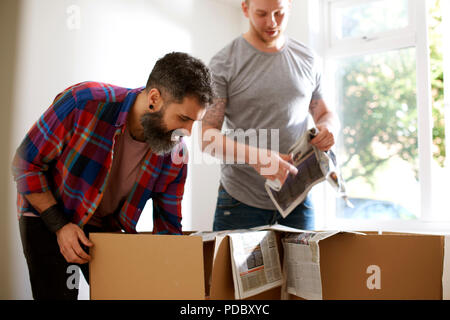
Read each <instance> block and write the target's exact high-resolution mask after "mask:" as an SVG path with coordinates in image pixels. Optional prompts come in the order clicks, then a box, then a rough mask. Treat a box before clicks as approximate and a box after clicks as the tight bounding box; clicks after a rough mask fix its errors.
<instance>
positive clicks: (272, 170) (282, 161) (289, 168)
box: [249, 149, 298, 185]
mask: <svg viewBox="0 0 450 320" xmlns="http://www.w3.org/2000/svg"><path fill="white" fill-rule="evenodd" d="M253 152H257V159H256V161H250V162H249V165H250V166H252V167H253V168H254V169H255V170H256V171H257V172H258V173H259V174H260V175H261V176H263V177H264V178H266V179H269V180H276V179H278V180H279V181H280V183H281V185H283V184H284V182H285V181H286V179H287V177H288V175H289V173H291V174H293V175H296V174H297V173H298V170H297V168H296V167H295V166H294V165H292V155H287V154H280V153H278V152H276V151H271V150H264V149H257V150H253ZM255 158H256V157H255Z"/></svg>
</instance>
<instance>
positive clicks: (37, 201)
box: [25, 191, 70, 232]
mask: <svg viewBox="0 0 450 320" xmlns="http://www.w3.org/2000/svg"><path fill="white" fill-rule="evenodd" d="M25 198H26V199H27V200H28V202H29V203H30V204H31V205H32V206H33V208H35V209H36V210H37V211H38V212H39V214H40V216H41V218H42V220H43V221H44V223H45V224H46V226H47V228H48V229H49V230H50V231H52V232H56V231H58V230H59V229H61V228H62V227H63V226H64V225H66V224H67V223H69V222H70V221H69V219H68V218H67V217H66V216H65V215H64V212H62V211H61V209H60V208H59V206H58V203H57V201H56V199H55V197H54V196H53V194H52V193H51V192H50V191H46V192H43V193H30V194H27V195H25Z"/></svg>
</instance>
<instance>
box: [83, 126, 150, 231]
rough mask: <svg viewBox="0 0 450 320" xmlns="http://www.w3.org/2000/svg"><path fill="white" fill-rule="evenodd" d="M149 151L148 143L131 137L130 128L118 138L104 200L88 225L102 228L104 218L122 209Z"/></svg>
mask: <svg viewBox="0 0 450 320" xmlns="http://www.w3.org/2000/svg"><path fill="white" fill-rule="evenodd" d="M149 149H150V146H149V145H148V144H147V143H146V142H140V141H137V140H134V139H133V138H132V137H131V135H130V132H129V130H128V127H126V128H125V132H124V134H122V135H119V136H117V137H116V143H115V145H114V153H113V154H114V158H113V162H112V165H111V171H110V173H109V177H108V181H107V185H106V187H105V190H104V193H103V198H102V201H101V202H100V204H99V206H98V208H97V210H96V211H95V213H94V214H93V216H92V217H91V219H89V221H88V224H90V225H94V226H99V227H101V226H102V223H101V219H102V217H104V216H107V215H109V214H112V213H114V212H115V211H116V210H118V209H120V206H121V205H122V204H123V202H124V201H125V199H126V197H127V196H128V194H129V193H130V191H131V188H132V187H133V185H134V183H135V181H136V178H137V173H138V171H139V167H140V165H141V163H142V161H143V159H144V157H145V155H146V154H147V152H148V151H149Z"/></svg>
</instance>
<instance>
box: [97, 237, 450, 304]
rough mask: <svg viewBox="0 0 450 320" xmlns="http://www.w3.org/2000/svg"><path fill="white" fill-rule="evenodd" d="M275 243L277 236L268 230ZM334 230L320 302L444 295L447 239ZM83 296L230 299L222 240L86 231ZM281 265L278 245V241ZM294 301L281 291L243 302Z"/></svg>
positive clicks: (325, 248)
mask: <svg viewBox="0 0 450 320" xmlns="http://www.w3.org/2000/svg"><path fill="white" fill-rule="evenodd" d="M275 232H276V235H277V237H278V240H280V238H281V236H282V234H283V232H281V231H275ZM364 233H365V235H361V234H355V233H347V232H341V233H338V234H335V235H333V236H331V237H329V238H326V239H323V240H321V241H320V242H319V248H320V275H321V282H322V298H323V299H370V300H371V299H437V300H439V299H443V298H447V299H448V298H449V282H450V280H449V268H450V266H449V255H450V254H449V253H448V252H450V250H449V246H450V241H449V238H448V237H445V236H442V235H422V234H406V233H393V232H385V233H382V234H378V233H377V232H364ZM90 238H91V240H92V241H93V242H94V244H95V246H94V247H93V249H92V252H91V253H92V262H91V263H90V290H91V292H90V293H91V299H170V300H178V299H186V300H191V299H193V300H197V299H199V300H201V299H205V298H206V299H211V300H216V299H217V300H219V299H234V298H235V296H234V284H233V276H232V271H231V270H232V269H231V256H230V244H229V237H228V236H227V235H218V236H216V237H215V239H214V240H212V241H202V238H201V237H199V236H188V235H183V236H167V235H163V236H160V235H151V234H137V235H136V234H135V235H132V234H117V233H116V234H113V233H92V234H91V235H90ZM278 245H279V251H280V259H281V263H283V247H282V245H281V241H278ZM282 298H283V299H286V298H287V299H298V297H297V296H293V295H286V294H282V288H281V287H277V288H274V289H272V290H269V291H266V292H263V293H260V294H258V295H256V296H252V297H250V298H248V299H250V300H251V299H261V300H265V299H269V300H272V299H273V300H278V299H282Z"/></svg>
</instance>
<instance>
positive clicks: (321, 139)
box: [311, 125, 334, 151]
mask: <svg viewBox="0 0 450 320" xmlns="http://www.w3.org/2000/svg"><path fill="white" fill-rule="evenodd" d="M317 129H318V130H319V133H318V134H317V135H316V136H315V137H314V138H313V139H312V140H311V144H312V145H314V146H316V147H317V148H318V149H319V150H321V151H328V150H329V149H330V148H331V147H332V146H333V145H334V134H333V133H332V132H331V131H330V130H328V128H327V127H326V126H324V125H318V126H317Z"/></svg>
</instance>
